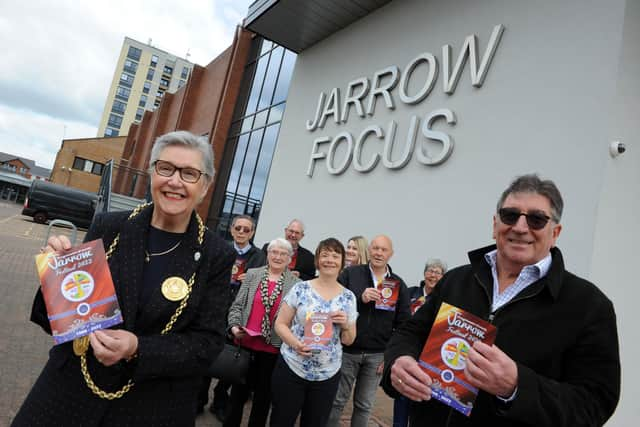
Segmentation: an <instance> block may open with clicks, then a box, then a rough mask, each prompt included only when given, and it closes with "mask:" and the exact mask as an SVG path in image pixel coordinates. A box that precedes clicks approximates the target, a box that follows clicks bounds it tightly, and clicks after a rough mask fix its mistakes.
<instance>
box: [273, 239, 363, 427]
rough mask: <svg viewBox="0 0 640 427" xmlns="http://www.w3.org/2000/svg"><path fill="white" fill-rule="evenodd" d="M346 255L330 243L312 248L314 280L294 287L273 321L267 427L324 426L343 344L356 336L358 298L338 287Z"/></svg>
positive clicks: (339, 246) (330, 404)
mask: <svg viewBox="0 0 640 427" xmlns="http://www.w3.org/2000/svg"><path fill="white" fill-rule="evenodd" d="M344 257H345V250H344V246H343V245H342V243H340V241H338V240H337V239H334V238H329V239H326V240H323V241H322V242H320V244H319V245H318V248H317V249H316V256H315V259H316V268H317V269H318V273H319V275H318V277H317V278H315V279H313V280H309V281H304V282H299V283H297V284H295V285H294V287H293V288H292V289H291V291H290V292H289V293H288V294H287V295H286V296H285V297H284V299H283V300H282V305H281V307H280V312H279V314H278V317H277V319H276V321H275V330H276V333H277V334H278V335H279V336H280V338H281V339H282V346H281V348H280V357H279V358H278V361H277V362H276V367H275V368H274V371H273V377H272V380H271V387H272V396H273V400H272V403H273V407H272V410H271V426H272V427H275V426H277V427H281V426H282V427H284V426H293V425H294V424H295V421H296V418H297V417H298V414H300V412H302V414H301V418H300V425H301V426H302V427H308V426H314V427H315V426H318V427H320V426H325V425H326V424H327V421H328V419H329V414H330V412H331V406H332V404H333V399H334V397H335V394H336V392H337V390H338V384H339V382H340V367H341V364H342V344H345V345H349V344H351V343H352V342H353V340H354V339H355V337H356V319H357V317H358V312H357V304H356V297H355V295H354V294H353V292H351V291H350V290H348V289H346V288H345V287H343V286H342V285H341V284H340V283H338V280H337V279H338V274H339V273H340V271H341V270H342V267H343V265H344Z"/></svg>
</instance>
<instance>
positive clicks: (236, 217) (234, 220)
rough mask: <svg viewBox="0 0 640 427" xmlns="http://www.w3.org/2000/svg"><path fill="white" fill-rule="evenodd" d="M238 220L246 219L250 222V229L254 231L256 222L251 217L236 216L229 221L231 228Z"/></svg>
mask: <svg viewBox="0 0 640 427" xmlns="http://www.w3.org/2000/svg"><path fill="white" fill-rule="evenodd" d="M239 219H246V220H247V221H251V229H252V230H255V229H256V220H255V219H253V217H252V216H249V215H236V216H234V217H233V220H232V221H231V226H232V227H233V226H234V225H236V222H237V221H238V220H239Z"/></svg>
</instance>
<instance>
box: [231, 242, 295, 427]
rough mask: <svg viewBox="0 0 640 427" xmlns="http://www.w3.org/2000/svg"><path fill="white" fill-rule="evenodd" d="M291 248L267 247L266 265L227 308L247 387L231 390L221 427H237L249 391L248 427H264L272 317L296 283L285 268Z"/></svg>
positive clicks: (273, 341)
mask: <svg viewBox="0 0 640 427" xmlns="http://www.w3.org/2000/svg"><path fill="white" fill-rule="evenodd" d="M292 253H293V247H291V243H289V242H288V241H287V240H285V239H283V238H277V239H274V240H272V241H271V242H270V243H269V245H268V246H267V265H266V266H265V267H258V268H250V269H249V270H247V275H246V276H245V278H244V281H243V282H242V285H240V289H239V290H238V295H237V296H236V299H235V301H234V302H233V304H231V307H230V308H229V317H228V323H229V326H228V330H229V333H230V335H231V336H232V337H233V338H234V339H235V340H236V341H237V342H238V343H239V344H240V345H241V346H242V347H244V348H247V349H249V350H250V351H251V354H252V358H251V362H250V364H249V372H248V374H247V384H246V385H245V384H233V385H232V386H231V400H230V404H231V410H230V411H229V414H228V415H227V416H226V419H225V421H224V427H239V426H240V423H241V421H242V412H243V408H244V404H245V402H246V401H247V399H248V397H249V393H250V391H253V401H252V404H251V415H250V416H249V423H248V427H264V426H265V425H266V424H267V417H268V415H269V408H270V407H271V373H272V372H273V367H274V366H275V364H276V360H277V359H278V354H279V353H280V344H282V340H281V339H280V337H279V336H278V335H277V334H276V332H275V329H274V328H275V324H274V321H275V317H276V315H277V314H278V312H279V311H280V301H282V299H283V298H284V296H285V295H286V294H287V292H289V290H290V289H291V288H292V287H293V285H294V284H295V283H296V282H299V281H300V279H298V277H297V276H295V275H294V274H293V273H292V272H291V271H290V270H289V268H288V266H289V262H290V261H291V254H292Z"/></svg>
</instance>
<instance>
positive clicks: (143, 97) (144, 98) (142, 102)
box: [138, 95, 147, 107]
mask: <svg viewBox="0 0 640 427" xmlns="http://www.w3.org/2000/svg"><path fill="white" fill-rule="evenodd" d="M138 105H139V106H140V107H144V106H145V105H147V95H140V102H138Z"/></svg>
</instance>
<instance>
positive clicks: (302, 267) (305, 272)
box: [262, 219, 316, 280]
mask: <svg viewBox="0 0 640 427" xmlns="http://www.w3.org/2000/svg"><path fill="white" fill-rule="evenodd" d="M284 237H285V239H287V241H288V242H289V243H291V246H292V247H293V255H292V256H291V262H290V263H289V270H291V272H292V273H293V274H294V275H296V276H298V277H299V278H301V279H302V280H310V279H313V278H314V277H315V276H316V264H315V256H314V255H313V253H311V251H309V250H308V249H306V248H303V247H302V246H300V241H301V240H302V238H303V237H304V224H303V223H302V221H300V220H299V219H292V220H291V221H290V222H289V224H288V225H287V226H286V227H285V229H284ZM267 245H268V243H265V245H264V246H263V247H262V251H263V252H264V253H265V254H266V253H267Z"/></svg>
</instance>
